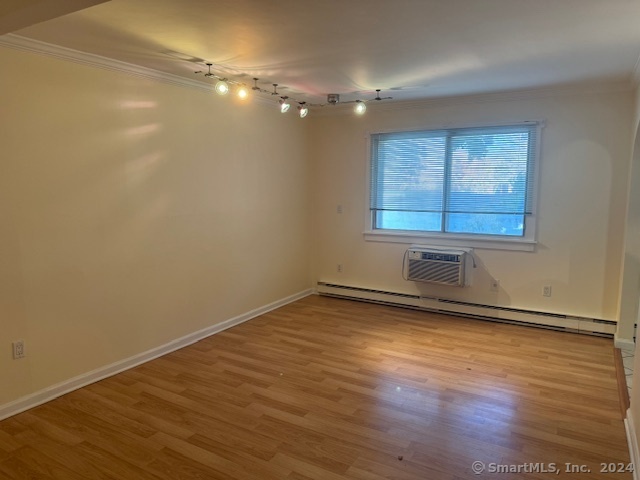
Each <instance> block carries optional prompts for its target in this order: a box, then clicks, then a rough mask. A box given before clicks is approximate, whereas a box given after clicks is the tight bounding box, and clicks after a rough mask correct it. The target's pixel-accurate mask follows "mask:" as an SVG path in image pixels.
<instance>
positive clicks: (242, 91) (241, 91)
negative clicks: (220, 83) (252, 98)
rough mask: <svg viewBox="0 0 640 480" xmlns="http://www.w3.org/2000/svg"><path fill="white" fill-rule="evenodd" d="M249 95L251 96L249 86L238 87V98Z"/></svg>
mask: <svg viewBox="0 0 640 480" xmlns="http://www.w3.org/2000/svg"><path fill="white" fill-rule="evenodd" d="M248 96H249V90H247V87H245V86H244V85H242V86H241V87H240V88H238V98H240V99H242V100H244V99H245V98H247V97H248Z"/></svg>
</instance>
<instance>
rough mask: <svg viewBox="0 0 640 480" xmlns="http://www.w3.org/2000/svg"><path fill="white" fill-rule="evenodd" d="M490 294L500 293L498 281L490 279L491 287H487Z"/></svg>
mask: <svg viewBox="0 0 640 480" xmlns="http://www.w3.org/2000/svg"><path fill="white" fill-rule="evenodd" d="M489 291H490V292H499V291H500V280H496V279H495V278H493V279H491V285H489Z"/></svg>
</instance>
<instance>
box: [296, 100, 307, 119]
mask: <svg viewBox="0 0 640 480" xmlns="http://www.w3.org/2000/svg"><path fill="white" fill-rule="evenodd" d="M306 103H307V102H300V105H299V106H298V114H299V115H300V118H304V117H306V116H307V115H309V107H307V105H306Z"/></svg>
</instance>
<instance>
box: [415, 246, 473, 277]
mask: <svg viewBox="0 0 640 480" xmlns="http://www.w3.org/2000/svg"><path fill="white" fill-rule="evenodd" d="M471 252H472V249H471V248H458V249H455V248H447V247H435V246H427V245H412V246H411V247H409V249H408V250H407V251H406V252H405V257H404V266H403V269H404V272H403V273H404V278H405V279H406V280H411V281H414V282H427V283H437V284H440V285H450V286H452V287H467V286H469V285H471V268H472V266H473V257H472V253H471Z"/></svg>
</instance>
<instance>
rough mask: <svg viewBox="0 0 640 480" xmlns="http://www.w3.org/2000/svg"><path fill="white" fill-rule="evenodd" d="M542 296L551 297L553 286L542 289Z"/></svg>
mask: <svg viewBox="0 0 640 480" xmlns="http://www.w3.org/2000/svg"><path fill="white" fill-rule="evenodd" d="M542 296H543V297H550V296H551V285H545V286H544V287H542Z"/></svg>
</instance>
